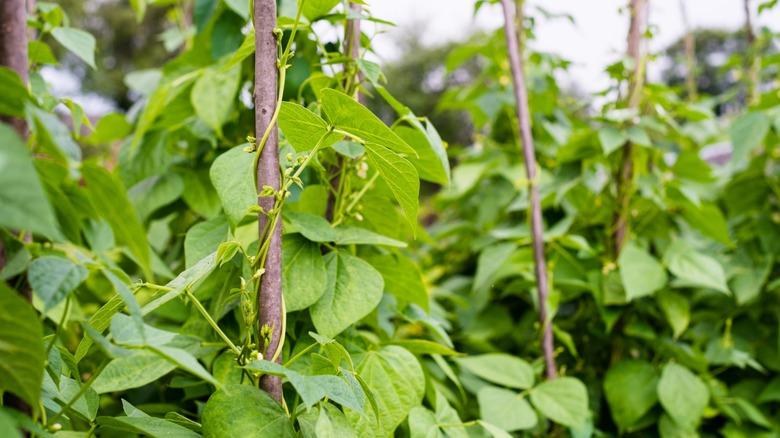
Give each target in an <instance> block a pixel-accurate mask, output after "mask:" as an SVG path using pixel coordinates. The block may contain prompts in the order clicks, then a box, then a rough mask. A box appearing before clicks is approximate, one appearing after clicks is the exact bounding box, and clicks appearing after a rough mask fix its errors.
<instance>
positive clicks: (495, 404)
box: [477, 386, 539, 432]
mask: <svg viewBox="0 0 780 438" xmlns="http://www.w3.org/2000/svg"><path fill="white" fill-rule="evenodd" d="M477 400H479V415H480V417H481V418H482V419H483V420H485V421H487V422H489V423H490V424H494V425H496V426H498V427H500V428H501V429H503V430H505V431H507V432H512V431H515V430H524V429H532V428H534V427H536V424H537V423H538V421H539V419H538V418H537V417H536V412H534V410H533V408H531V405H529V404H528V402H527V401H526V400H525V398H524V397H523V396H521V395H520V394H517V393H516V392H512V391H507V390H506V389H501V388H496V387H493V386H485V387H483V388H482V389H480V390H479V393H477Z"/></svg>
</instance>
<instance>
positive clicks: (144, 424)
mask: <svg viewBox="0 0 780 438" xmlns="http://www.w3.org/2000/svg"><path fill="white" fill-rule="evenodd" d="M97 422H98V424H99V425H100V428H101V430H102V429H104V428H106V429H114V430H120V431H123V432H125V433H131V434H133V435H136V434H138V435H143V436H160V437H162V436H164V437H170V438H197V437H200V434H198V433H195V432H193V431H191V430H189V429H187V428H186V427H183V426H180V425H178V424H175V423H173V422H170V421H168V420H164V419H162V418H156V417H98V419H97Z"/></svg>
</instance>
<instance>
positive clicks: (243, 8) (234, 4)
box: [225, 0, 250, 20]
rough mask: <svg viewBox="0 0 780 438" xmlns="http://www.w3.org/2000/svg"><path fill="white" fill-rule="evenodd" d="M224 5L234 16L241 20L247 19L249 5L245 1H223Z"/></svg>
mask: <svg viewBox="0 0 780 438" xmlns="http://www.w3.org/2000/svg"><path fill="white" fill-rule="evenodd" d="M225 4H226V5H227V7H229V8H230V9H232V10H233V12H235V13H236V14H238V15H239V16H240V17H241V18H243V19H244V20H247V19H249V5H250V3H249V2H248V1H246V0H225Z"/></svg>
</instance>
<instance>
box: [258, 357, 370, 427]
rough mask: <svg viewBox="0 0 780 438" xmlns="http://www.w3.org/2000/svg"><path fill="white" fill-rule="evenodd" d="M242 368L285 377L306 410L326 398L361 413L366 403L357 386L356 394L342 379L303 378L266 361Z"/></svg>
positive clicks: (331, 376)
mask: <svg viewBox="0 0 780 438" xmlns="http://www.w3.org/2000/svg"><path fill="white" fill-rule="evenodd" d="M244 368H246V369H249V370H252V371H260V372H262V373H264V374H272V375H275V376H282V377H285V378H286V379H287V381H289V382H290V384H292V386H293V387H294V388H295V391H296V392H298V395H299V396H300V397H301V401H303V404H304V406H305V407H306V408H307V409H309V408H311V407H312V406H314V405H315V404H316V403H317V402H319V401H320V400H322V399H325V398H328V399H331V400H333V401H335V402H336V403H339V404H341V405H343V406H345V407H347V408H349V409H352V410H355V411H357V412H360V413H361V414H362V413H363V404H364V403H365V401H366V400H365V398H366V397H365V394H363V391H362V390H361V389H360V387H359V386H358V387H357V390H358V393H356V392H355V391H353V389H352V388H351V387H350V385H349V384H348V383H347V381H346V380H345V379H344V378H343V377H339V376H334V375H318V376H304V375H302V374H300V373H297V372H295V371H293V370H291V369H289V368H285V367H283V366H281V365H279V364H277V363H275V362H271V361H268V360H262V361H254V362H252V363H250V364H249V365H247V366H245V367H244Z"/></svg>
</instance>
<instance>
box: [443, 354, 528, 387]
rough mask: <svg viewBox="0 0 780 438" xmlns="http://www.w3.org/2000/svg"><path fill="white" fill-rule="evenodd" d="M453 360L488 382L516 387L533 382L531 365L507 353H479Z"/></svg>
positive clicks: (525, 385) (526, 385)
mask: <svg viewBox="0 0 780 438" xmlns="http://www.w3.org/2000/svg"><path fill="white" fill-rule="evenodd" d="M455 361H456V362H457V364H458V365H460V366H461V368H464V369H466V370H468V371H469V372H471V373H472V374H474V375H476V376H477V377H479V378H481V379H485V380H487V381H488V382H493V383H497V384H499V385H503V386H508V387H510V388H518V389H527V388H530V387H532V386H533V384H534V369H533V368H532V367H531V365H530V364H529V363H528V362H526V361H524V360H523V359H520V358H519V357H515V356H511V355H509V354H504V353H490V354H481V355H479V356H469V357H462V358H457V359H455Z"/></svg>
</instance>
